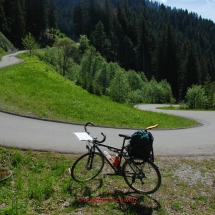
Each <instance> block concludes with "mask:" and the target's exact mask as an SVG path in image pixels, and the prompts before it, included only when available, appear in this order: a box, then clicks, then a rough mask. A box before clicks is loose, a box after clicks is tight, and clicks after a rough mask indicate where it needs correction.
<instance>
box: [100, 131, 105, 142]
mask: <svg viewBox="0 0 215 215" xmlns="http://www.w3.org/2000/svg"><path fill="white" fill-rule="evenodd" d="M101 135H102V136H103V137H104V138H103V140H101V141H99V143H103V142H104V141H105V140H106V135H105V134H103V133H101Z"/></svg>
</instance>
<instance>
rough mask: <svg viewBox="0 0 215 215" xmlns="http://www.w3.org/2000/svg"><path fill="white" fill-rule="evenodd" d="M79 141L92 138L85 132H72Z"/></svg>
mask: <svg viewBox="0 0 215 215" xmlns="http://www.w3.org/2000/svg"><path fill="white" fill-rule="evenodd" d="M73 133H74V134H75V136H76V137H77V138H78V139H79V141H87V140H93V138H92V137H91V136H90V135H89V134H88V133H87V132H73Z"/></svg>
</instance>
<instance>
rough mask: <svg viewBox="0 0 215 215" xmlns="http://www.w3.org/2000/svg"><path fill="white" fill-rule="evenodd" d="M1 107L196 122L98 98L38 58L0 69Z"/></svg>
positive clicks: (89, 117) (133, 122) (144, 121)
mask: <svg viewBox="0 0 215 215" xmlns="http://www.w3.org/2000/svg"><path fill="white" fill-rule="evenodd" d="M0 109H1V110H7V111H11V112H15V113H20V114H23V115H29V116H37V117H41V118H49V119H55V120H63V121H69V122H78V123H86V122H88V121H92V122H94V123H95V124H96V125H110V126H122V127H135V128H144V127H147V126H149V125H152V124H157V123H158V124H159V128H172V127H183V126H190V125H195V122H194V121H190V120H185V119H183V118H179V117H174V116H171V115H168V117H167V115H165V114H159V113H152V112H144V111H140V110H137V109H134V108H131V107H129V106H127V105H122V104H118V103H116V102H113V101H111V100H110V99H109V98H107V97H98V96H95V95H91V94H89V93H88V92H87V91H85V90H83V89H82V88H80V87H78V86H76V85H75V84H73V83H72V82H70V81H68V80H66V79H64V78H63V77H62V76H60V75H58V74H57V73H56V72H55V71H53V70H52V69H51V68H50V67H49V66H48V65H46V64H45V63H43V62H40V61H39V60H37V59H36V58H26V61H25V62H24V63H21V64H18V65H14V66H11V67H6V68H2V69H0Z"/></svg>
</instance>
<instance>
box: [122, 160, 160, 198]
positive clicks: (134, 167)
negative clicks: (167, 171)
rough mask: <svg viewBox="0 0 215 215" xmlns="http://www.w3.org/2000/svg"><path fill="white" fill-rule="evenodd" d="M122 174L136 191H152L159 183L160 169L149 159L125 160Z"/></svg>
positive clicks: (155, 189) (157, 187) (148, 192)
mask: <svg viewBox="0 0 215 215" xmlns="http://www.w3.org/2000/svg"><path fill="white" fill-rule="evenodd" d="M122 174H123V177H124V180H125V182H126V183H127V185H128V186H129V187H130V188H131V189H133V190H134V191H135V192H138V193H145V194H151V193H154V192H155V191H157V190H158V189H159V187H160V185H161V174H160V171H159V169H158V167H157V166H156V165H155V164H154V163H153V162H151V161H143V160H140V159H133V161H131V160H127V161H125V163H124V164H123V167H122Z"/></svg>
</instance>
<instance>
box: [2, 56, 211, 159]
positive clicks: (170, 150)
mask: <svg viewBox="0 0 215 215" xmlns="http://www.w3.org/2000/svg"><path fill="white" fill-rule="evenodd" d="M16 54H17V53H16ZM16 54H12V55H8V56H7V57H6V56H5V57H6V58H5V57H3V59H2V61H0V67H1V66H2V65H3V66H7V65H10V64H11V62H12V64H14V63H18V62H17V59H16V58H15V55H16ZM5 59H6V61H7V62H9V61H11V62H10V63H2V62H3V61H4V60H5ZM12 59H14V61H13V60H12ZM157 106H161V105H138V108H139V109H142V110H151V111H158V112H164V113H169V114H174V115H177V116H182V117H187V118H192V119H195V120H197V121H198V122H200V123H202V124H203V125H202V126H198V127H194V128H187V129H171V130H168V129H167V130H159V129H154V130H152V131H151V132H152V134H153V136H154V139H155V140H154V151H155V155H156V156H200V155H215V135H214V132H215V112H214V111H213V112H212V111H210V112H209V111H208V112H206V111H169V110H168V111H167V110H159V109H156V107H157ZM143 120H144V119H143ZM155 123H156V122H155ZM83 130H84V128H83V125H75V124H66V123H57V122H51V121H44V120H38V119H31V118H26V117H20V116H16V115H13V114H7V113H4V112H0V134H1V136H0V145H1V146H6V147H18V148H22V149H32V150H42V151H43V150H45V151H57V152H62V153H84V152H86V147H85V143H84V142H80V141H78V139H77V138H76V137H75V136H74V134H73V132H79V131H83ZM89 130H90V131H91V133H92V134H93V135H94V136H97V137H98V139H99V138H102V136H101V132H103V133H104V134H106V136H107V139H106V142H105V143H106V144H108V145H112V146H116V147H120V146H121V144H122V138H121V137H119V135H118V134H120V133H122V134H132V133H133V132H134V130H131V129H116V128H102V127H96V126H95V127H90V128H89Z"/></svg>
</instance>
